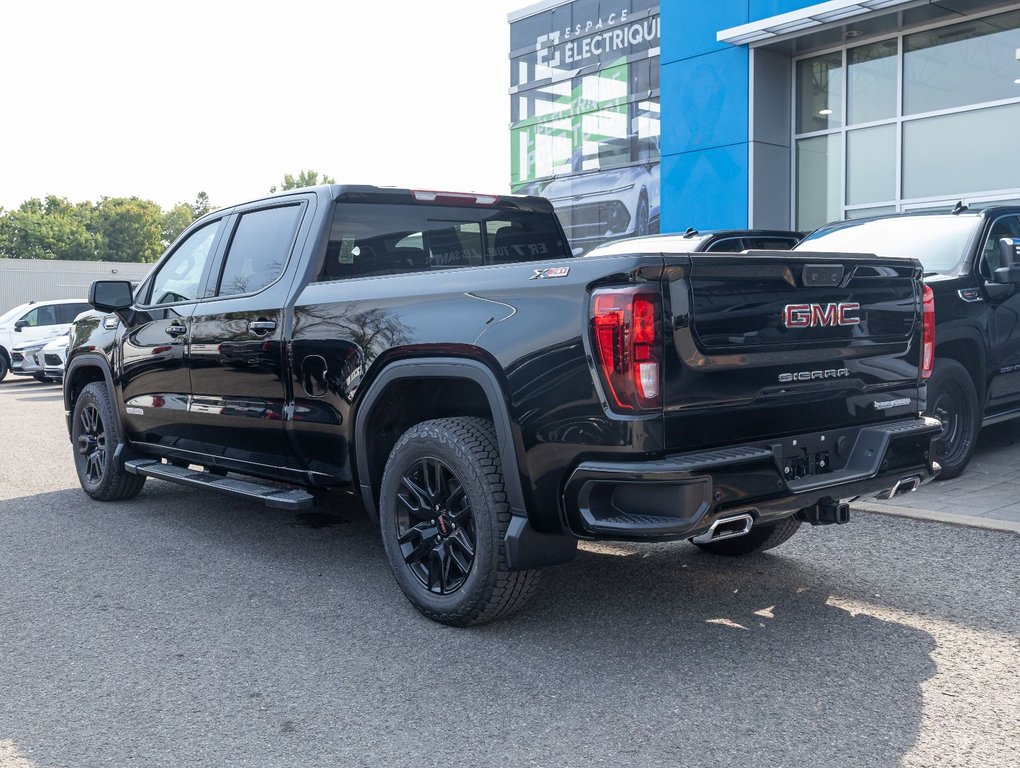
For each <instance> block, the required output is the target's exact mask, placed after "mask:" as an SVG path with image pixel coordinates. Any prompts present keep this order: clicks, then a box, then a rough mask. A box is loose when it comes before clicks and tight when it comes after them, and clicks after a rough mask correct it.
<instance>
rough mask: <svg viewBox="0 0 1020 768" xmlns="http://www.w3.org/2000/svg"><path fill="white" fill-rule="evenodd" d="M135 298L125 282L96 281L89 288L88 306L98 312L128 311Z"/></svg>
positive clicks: (128, 283)
mask: <svg viewBox="0 0 1020 768" xmlns="http://www.w3.org/2000/svg"><path fill="white" fill-rule="evenodd" d="M134 301H135V298H134V295H133V294H132V292H131V283H130V282H129V281H127V280H96V281H95V282H94V283H92V285H91V286H90V287H89V304H91V305H92V306H93V307H94V308H95V309H98V310H99V311H100V312H122V311H123V310H125V309H130V308H131V305H132V304H133V303H134Z"/></svg>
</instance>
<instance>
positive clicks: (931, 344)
mask: <svg viewBox="0 0 1020 768" xmlns="http://www.w3.org/2000/svg"><path fill="white" fill-rule="evenodd" d="M922 325H923V328H924V343H923V344H922V345H921V378H922V379H927V378H928V377H929V376H931V372H932V369H933V368H934V367H935V293H934V292H933V291H932V289H931V287H930V286H927V285H926V286H924V322H923V323H922Z"/></svg>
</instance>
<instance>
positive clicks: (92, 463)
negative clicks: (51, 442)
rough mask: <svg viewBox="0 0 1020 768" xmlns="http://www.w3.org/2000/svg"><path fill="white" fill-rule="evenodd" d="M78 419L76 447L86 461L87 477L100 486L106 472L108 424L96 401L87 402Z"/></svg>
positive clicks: (90, 481) (89, 480)
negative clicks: (106, 424) (104, 420)
mask: <svg viewBox="0 0 1020 768" xmlns="http://www.w3.org/2000/svg"><path fill="white" fill-rule="evenodd" d="M78 420H79V421H80V422H81V424H80V425H79V429H78V439H77V441H76V448H77V451H78V453H79V454H80V455H81V456H82V460H83V461H84V463H85V467H84V474H85V477H86V478H87V479H88V482H89V483H90V484H91V485H94V486H98V485H99V484H100V483H101V482H102V481H103V475H104V474H105V473H106V426H105V425H104V424H103V417H102V416H101V415H100V413H99V409H98V408H97V407H96V405H95V403H86V404H85V407H84V408H82V409H81V412H80V413H79V414H78Z"/></svg>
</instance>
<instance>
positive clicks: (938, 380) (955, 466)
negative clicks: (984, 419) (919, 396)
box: [927, 360, 981, 480]
mask: <svg viewBox="0 0 1020 768" xmlns="http://www.w3.org/2000/svg"><path fill="white" fill-rule="evenodd" d="M927 414H928V415H929V416H932V417H934V418H936V419H938V420H939V421H940V422H942V432H941V433H940V434H939V436H938V437H936V438H935V439H934V440H932V443H931V450H932V459H934V460H935V461H937V462H938V463H939V465H941V467H942V471H941V472H940V473H939V476H938V479H942V480H947V479H950V478H953V477H956V476H957V475H959V474H960V473H961V472H963V470H964V468H965V467H966V466H967V462H968V461H970V456H971V454H972V453H973V452H974V447H975V445H976V443H977V435H978V432H979V431H980V429H981V415H980V412H979V406H978V398H977V391H976V388H975V387H974V382H973V381H972V380H971V378H970V374H968V373H967V369H966V368H964V367H963V366H962V365H961V364H960V363H958V362H956V361H955V360H939V361H937V362H936V363H935V370H934V372H933V373H932V375H931V378H929V379H928V411H927Z"/></svg>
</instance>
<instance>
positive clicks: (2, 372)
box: [0, 354, 11, 381]
mask: <svg viewBox="0 0 1020 768" xmlns="http://www.w3.org/2000/svg"><path fill="white" fill-rule="evenodd" d="M9 370H11V364H10V363H8V362H7V356H6V355H3V354H0V381H3V380H4V379H5V378H7V372H8V371H9Z"/></svg>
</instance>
